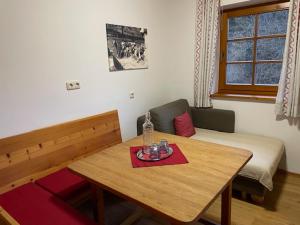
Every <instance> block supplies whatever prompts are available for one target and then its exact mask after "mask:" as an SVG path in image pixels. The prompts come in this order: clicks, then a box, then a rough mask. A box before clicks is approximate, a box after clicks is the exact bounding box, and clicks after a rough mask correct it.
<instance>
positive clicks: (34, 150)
mask: <svg viewBox="0 0 300 225" xmlns="http://www.w3.org/2000/svg"><path fill="white" fill-rule="evenodd" d="M121 142H122V139H121V132H120V125H119V118H118V112H117V111H111V112H107V113H103V114H100V115H96V116H91V117H88V118H84V119H79V120H75V121H71V122H67V123H63V124H59V125H55V126H51V127H48V128H43V129H39V130H35V131H31V132H28V133H25V134H20V135H16V136H13V137H7V138H3V139H0V194H3V193H5V192H8V191H10V190H12V189H14V188H16V187H19V186H21V185H24V184H27V183H29V182H34V181H35V180H37V179H40V178H42V177H45V176H47V175H49V174H52V173H54V172H56V171H58V170H61V169H62V168H64V167H66V166H67V165H68V164H69V163H71V162H73V161H74V160H77V159H79V158H82V157H85V156H88V155H90V154H92V153H94V152H96V151H100V150H102V149H105V148H107V147H109V146H112V145H115V144H118V143H121ZM3 221H4V220H3ZM3 223H4V222H3ZM0 224H1V220H0ZM4 224H5V223H4Z"/></svg>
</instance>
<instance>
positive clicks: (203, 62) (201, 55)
mask: <svg viewBox="0 0 300 225" xmlns="http://www.w3.org/2000/svg"><path fill="white" fill-rule="evenodd" d="M196 4H197V5H196V40H195V69H194V105H195V107H211V106H212V104H211V99H210V95H211V94H212V91H213V88H214V85H215V84H214V82H215V80H216V68H217V61H216V57H217V54H216V53H217V45H218V44H217V40H218V34H219V20H220V1H219V0H197V3H196Z"/></svg>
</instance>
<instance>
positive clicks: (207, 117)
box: [191, 107, 235, 133]
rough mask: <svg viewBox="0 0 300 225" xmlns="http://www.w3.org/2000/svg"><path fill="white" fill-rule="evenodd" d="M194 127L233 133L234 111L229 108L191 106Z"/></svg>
mask: <svg viewBox="0 0 300 225" xmlns="http://www.w3.org/2000/svg"><path fill="white" fill-rule="evenodd" d="M191 111H192V119H193V124H194V126H195V127H198V128H203V129H209V130H216V131H221V132H227V133H234V127H235V113H234V111H231V110H222V109H212V108H195V107H191Z"/></svg>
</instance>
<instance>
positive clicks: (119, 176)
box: [69, 132, 252, 225]
mask: <svg viewBox="0 0 300 225" xmlns="http://www.w3.org/2000/svg"><path fill="white" fill-rule="evenodd" d="M153 136H154V140H155V142H157V143H158V142H159V141H160V140H161V139H166V140H168V142H169V143H176V145H177V146H178V147H179V148H180V150H181V151H182V153H183V154H184V155H185V157H186V158H187V160H188V163H186V164H179V165H166V166H155V167H140V168H133V166H132V163H131V158H130V151H129V149H130V147H131V146H140V145H142V143H143V141H142V137H141V136H138V137H135V138H133V139H131V140H128V141H125V142H123V143H121V144H118V145H115V146H113V147H110V148H107V149H105V150H102V151H99V152H97V153H95V154H93V155H90V156H89V157H87V158H83V159H80V160H78V161H76V162H74V163H72V164H70V165H69V169H71V170H72V171H73V172H75V173H76V174H78V175H80V176H82V177H84V178H86V179H87V180H89V181H90V182H91V183H93V184H94V185H95V186H96V187H97V188H98V191H97V193H98V217H99V224H101V225H104V200H103V191H104V190H106V191H109V192H112V193H114V194H116V195H118V196H120V197H121V198H124V199H127V200H129V201H132V202H134V203H136V204H137V205H138V206H140V207H142V208H144V209H146V210H147V211H149V212H151V213H153V214H154V215H158V216H161V217H162V218H164V219H167V220H168V221H169V222H170V223H171V224H173V225H180V224H192V223H195V222H196V221H198V220H199V219H201V217H202V216H203V213H204V212H205V211H206V210H207V209H208V208H209V206H210V205H211V204H212V203H213V202H214V200H215V199H216V198H217V197H218V196H219V195H222V197H221V199H222V204H221V224H222V225H230V224H231V198H232V180H233V179H234V178H235V176H236V175H237V174H238V172H239V171H240V170H241V169H242V168H243V166H244V165H245V164H246V163H247V162H248V161H249V160H250V159H251V157H252V153H251V152H249V151H247V150H243V149H238V148H233V147H229V146H223V145H218V144H214V143H209V142H203V141H198V140H193V139H190V138H185V137H180V136H175V135H170V134H165V133H160V132H154V135H153Z"/></svg>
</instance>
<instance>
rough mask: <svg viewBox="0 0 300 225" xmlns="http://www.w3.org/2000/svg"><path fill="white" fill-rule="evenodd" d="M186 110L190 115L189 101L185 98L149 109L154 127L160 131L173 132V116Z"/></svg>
mask: <svg viewBox="0 0 300 225" xmlns="http://www.w3.org/2000/svg"><path fill="white" fill-rule="evenodd" d="M185 112H188V113H189V114H190V116H191V109H190V107H189V103H188V101H187V100H185V99H179V100H177V101H174V102H170V103H168V104H165V105H162V106H159V107H156V108H153V109H151V110H150V114H151V118H152V119H151V120H152V122H153V124H154V129H155V130H157V131H160V132H164V133H169V134H175V128H174V118H175V117H176V116H179V115H182V114H183V113H185Z"/></svg>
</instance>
